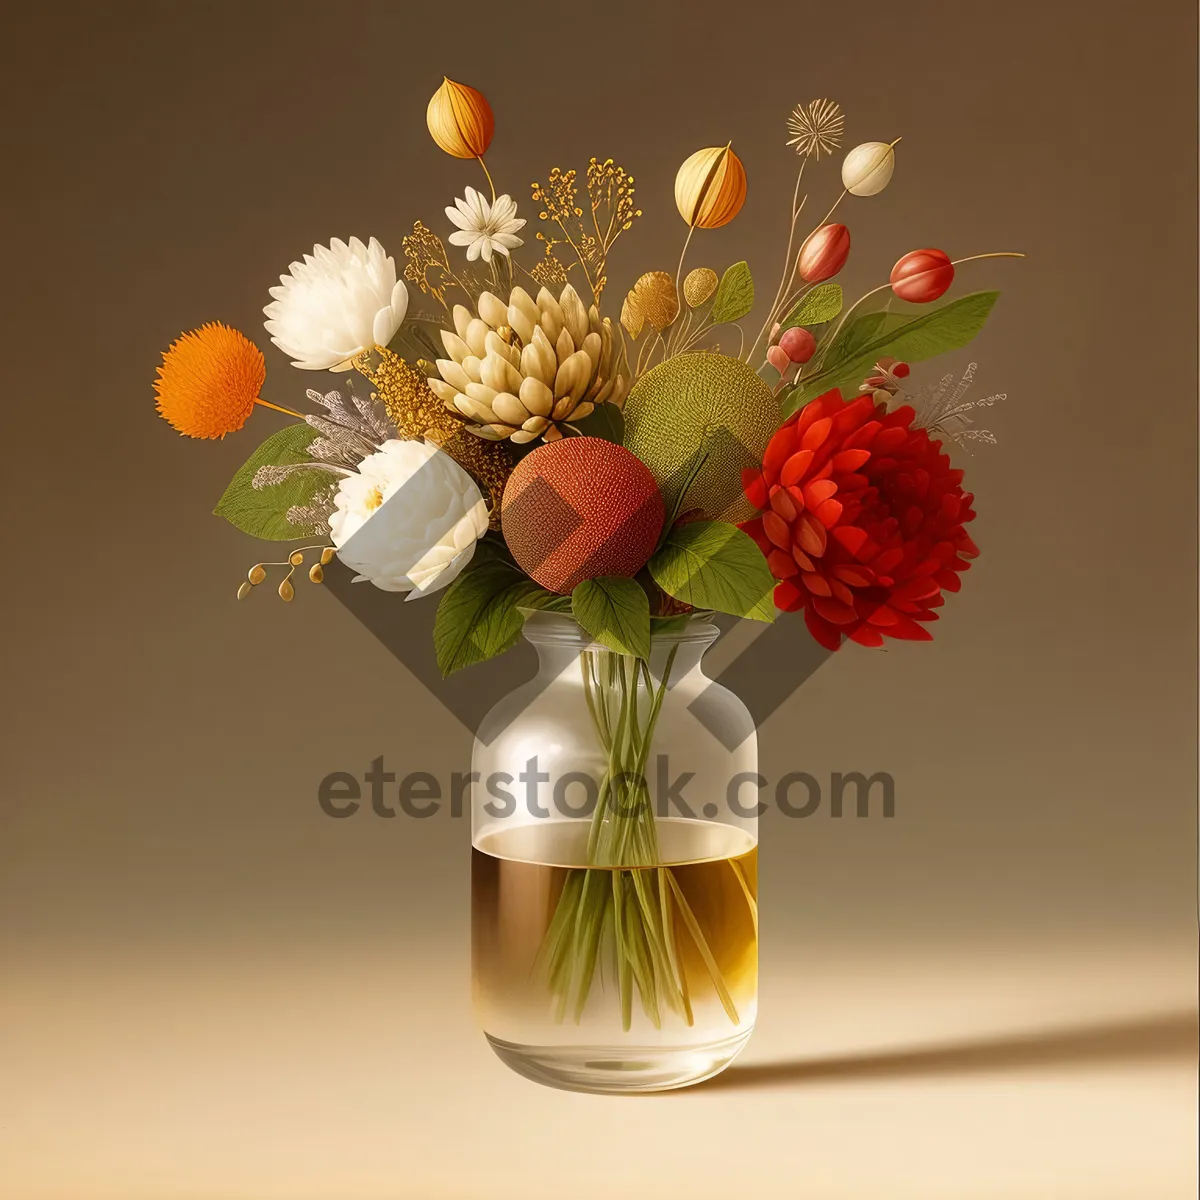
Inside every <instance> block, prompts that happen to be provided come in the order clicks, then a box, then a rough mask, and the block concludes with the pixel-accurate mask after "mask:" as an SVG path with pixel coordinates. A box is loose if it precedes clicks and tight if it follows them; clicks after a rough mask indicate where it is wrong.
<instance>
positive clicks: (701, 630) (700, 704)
mask: <svg viewBox="0 0 1200 1200" xmlns="http://www.w3.org/2000/svg"><path fill="white" fill-rule="evenodd" d="M656 624H660V623H658V622H656ZM717 635H718V630H717V628H716V626H714V625H712V624H710V623H708V622H707V621H706V620H704V619H691V620H686V621H684V620H678V621H677V622H676V623H674V624H673V625H672V626H671V627H670V628H669V629H667V628H664V629H662V630H661V631H659V632H656V633H655V634H654V635H653V637H652V639H651V653H650V657H649V659H648V660H641V659H637V658H633V657H630V656H627V655H621V654H617V653H614V652H613V651H611V650H608V649H606V648H605V647H603V646H601V645H598V644H597V643H595V642H593V641H592V640H591V639H590V638H589V637H588V636H587V635H586V634H585V633H584V632H583V631H582V630H581V629H580V627H579V626H578V625H577V624H576V623H575V622H574V621H573V620H572V619H571V618H570V617H567V616H564V615H561V614H556V613H548V612H538V613H534V614H531V615H530V616H529V617H528V619H527V620H526V623H525V637H526V638H527V639H528V640H529V641H530V642H532V643H533V645H534V646H535V647H536V649H537V652H538V660H539V669H538V673H537V675H536V677H535V678H534V679H533V680H531V681H530V682H529V683H527V684H525V685H523V686H522V687H520V688H518V689H516V690H515V691H514V692H512V693H511V694H510V695H509V696H508V697H506V698H505V699H504V700H503V701H501V702H500V703H499V704H497V705H496V706H495V707H494V708H493V709H492V710H491V712H490V713H489V714H488V716H487V717H486V718H485V719H484V721H483V723H482V725H481V726H480V729H479V733H478V735H477V737H476V741H475V747H474V755H473V759H472V770H473V771H475V772H477V773H478V774H477V777H476V782H475V784H474V787H473V788H472V792H473V797H474V799H473V812H472V957H473V986H474V999H475V1008H476V1013H477V1015H478V1019H479V1022H480V1024H481V1025H482V1028H483V1031H484V1033H485V1035H486V1036H487V1039H488V1042H489V1043H490V1044H491V1046H492V1048H493V1049H494V1050H495V1052H496V1053H497V1054H498V1055H499V1056H500V1058H501V1059H503V1060H504V1062H505V1063H507V1064H508V1066H510V1067H511V1068H512V1069H513V1070H514V1071H517V1072H518V1073H520V1074H522V1075H524V1076H527V1077H528V1078H530V1079H534V1080H537V1081H538V1082H540V1083H544V1084H549V1085H552V1086H556V1087H562V1088H568V1089H571V1090H575V1091H590V1092H640V1091H657V1090H662V1089H666V1088H675V1087H682V1086H684V1085H686V1084H689V1083H695V1082H698V1081H699V1080H701V1079H706V1078H708V1077H709V1076H711V1075H715V1074H716V1073H717V1072H719V1071H721V1070H722V1069H724V1068H725V1067H726V1066H727V1065H728V1064H729V1063H730V1062H731V1061H732V1060H733V1059H734V1057H735V1056H736V1055H737V1054H738V1052H739V1051H740V1050H741V1048H742V1047H743V1046H744V1045H745V1043H746V1041H747V1039H748V1038H749V1036H750V1033H751V1031H752V1029H753V1027H754V1019H755V1013H756V1007H757V998H758V908H757V888H758V871H757V844H758V818H757V805H756V804H755V803H753V801H751V802H749V803H745V804H744V803H742V801H741V797H740V790H741V784H742V783H744V782H747V781H749V780H752V779H754V777H755V773H756V772H757V755H758V747H757V739H756V737H755V731H754V725H753V721H752V719H751V717H750V714H749V712H748V710H747V709H746V707H745V706H744V705H743V704H742V703H741V701H740V700H739V699H738V698H737V697H736V696H735V695H733V693H732V692H730V691H729V690H728V689H726V688H723V687H721V686H719V685H718V684H715V683H714V682H713V681H712V680H711V679H709V678H708V677H707V676H706V675H705V674H704V672H703V671H702V669H701V658H702V656H703V654H704V652H705V651H706V650H707V649H708V648H709V646H711V645H712V643H713V642H714V641H715V640H716V637H717ZM746 792H747V793H748V794H751V795H752V794H753V793H752V792H751V789H746ZM754 799H755V800H756V799H757V797H756V796H755V797H754Z"/></svg>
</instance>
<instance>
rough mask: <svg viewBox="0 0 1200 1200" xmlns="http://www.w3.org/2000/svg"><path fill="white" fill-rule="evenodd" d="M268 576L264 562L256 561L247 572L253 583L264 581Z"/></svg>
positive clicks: (247, 576)
mask: <svg viewBox="0 0 1200 1200" xmlns="http://www.w3.org/2000/svg"><path fill="white" fill-rule="evenodd" d="M266 577H267V573H266V571H264V570H263V565H262V563H255V564H254V566H252V567H251V568H250V570H249V571H247V572H246V578H247V579H249V580H250V582H251V583H262V581H263V580H264V579H266Z"/></svg>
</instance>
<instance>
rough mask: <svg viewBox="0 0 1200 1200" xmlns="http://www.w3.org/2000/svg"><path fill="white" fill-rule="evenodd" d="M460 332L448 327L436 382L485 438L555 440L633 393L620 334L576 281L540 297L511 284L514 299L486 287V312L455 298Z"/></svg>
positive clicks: (441, 393) (437, 390) (452, 406)
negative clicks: (569, 424)
mask: <svg viewBox="0 0 1200 1200" xmlns="http://www.w3.org/2000/svg"><path fill="white" fill-rule="evenodd" d="M454 330H455V332H454V333H451V332H450V331H449V330H442V344H443V345H444V346H445V348H446V354H447V357H446V358H440V359H438V363H437V369H438V375H437V376H434V377H432V378H430V380H429V386H430V387H431V388H432V389H433V391H434V392H435V393H436V394H437V395H438V396H440V397H441V398H442V400H444V401H445V403H446V407H447V408H450V409H453V410H454V411H455V412H458V413H461V414H462V416H464V417H466V418H467V428H468V429H469V430H470V431H471V432H472V433H477V434H478V435H479V436H480V437H485V438H489V439H490V440H492V441H501V440H503V439H505V438H507V439H509V440H510V441H513V442H531V441H533V439H534V438H536V437H541V438H543V439H544V440H545V441H548V442H551V441H554V440H555V439H557V438H560V437H562V426H563V425H565V424H566V423H567V422H568V421H581V420H583V418H584V417H586V416H587V415H588V414H589V413H590V412H591V411H592V410H593V409H594V408H595V406H596V405H597V404H604V403H606V402H607V403H609V404H615V405H616V406H617V407H618V408H619V407H620V406H621V405H622V404H623V403H624V401H625V394H626V392H627V391H628V390H629V369H628V366H627V365H626V362H625V356H624V349H623V346H622V342H621V339H620V338H619V337H616V336H614V333H613V327H612V322H611V321H610V320H609V319H608V318H607V317H605V318H603V319H601V317H600V314H599V312H598V311H597V310H596V306H595V305H594V304H593V305H592V306H591V307H590V308H584V306H583V301H582V300H580V298H579V295H578V293H576V291H575V289H574V288H573V287H571V285H570V284H567V286H566V287H565V288H563V290H562V293H561V294H560V295H559V297H558V298H557V299H555V297H554V296H553V295H552V294H551V293H550V292H549V291H548V290H547V289H546V288H542V290H541V291H540V292H538V296H537V300H534V299H533V298H532V297H531V296H530V295H529V293H528V292H526V291H525V289H524V288H519V287H518V288H513V290H512V293H511V294H510V295H509V298H508V303H507V305H506V304H505V303H504V301H503V300H501V299H500V298H499V297H498V296H494V295H492V293H491V292H483V293H482V294H481V295H480V297H479V303H478V313H472V312H470V310H468V309H467V308H465V307H464V306H463V305H461V304H456V305H455V306H454Z"/></svg>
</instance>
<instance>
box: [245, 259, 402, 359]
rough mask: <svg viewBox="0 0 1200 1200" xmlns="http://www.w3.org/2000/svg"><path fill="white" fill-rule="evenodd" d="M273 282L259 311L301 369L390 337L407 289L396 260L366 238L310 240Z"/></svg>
mask: <svg viewBox="0 0 1200 1200" xmlns="http://www.w3.org/2000/svg"><path fill="white" fill-rule="evenodd" d="M289 270H290V272H291V273H290V274H288V275H280V277H279V284H280V286H279V287H273V288H271V295H272V296H273V297H274V300H272V302H271V303H270V304H268V305H267V307H266V308H264V309H263V312H264V313H266V315H267V320H266V321H265V322H264V324H265V326H266V330H267V332H268V333H269V334H270V335H271V341H273V342H274V343H275V345H277V346H278V347H279V348H280V350H282V351H283V352H284V354H287V355H288V356H289V357H291V358H292V359H293V362H292V366H294V367H301V368H302V369H304V370H306V371H327V370H334V369H338V368H341V367H343V366H345V365H346V364H347V363H348V362H349V360H350V359H352V358H353V357H354V356H355V355H356V354H358V353H360V352H361V351H363V350H370V349H371V348H372V347H373V346H386V345H387V344H388V342H390V341H391V340H392V338H393V337H395V336H396V331H397V330H398V329H399V328H400V325H401V323H402V322H403V320H404V314H405V313H406V312H407V311H408V289H407V288H406V287H405V286H404V281H403V280H399V279H397V278H396V263H395V260H394V259H392V258H389V257H388V254H387V251H385V250H384V248H383V247H382V246H381V245H380V244H379V243H378V242H377V241H376V240H375V239H374V238H372V239H371V241H370V243H369V244H368V245H366V246H364V245H363V244H362V242H360V241H359V240H358V238H355V237H352V238H351V239H350V244H349V245H347V244H346V243H345V242H343V241H340V240H339V239H338V238H334V239H333V241H332V242H331V243H330V244H329V246H328V247H325V246H314V247H313V252H312V253H311V254H306V255H305V256H304V261H303V262H302V263H301V262H294V263H292V265H291V267H290V268H289Z"/></svg>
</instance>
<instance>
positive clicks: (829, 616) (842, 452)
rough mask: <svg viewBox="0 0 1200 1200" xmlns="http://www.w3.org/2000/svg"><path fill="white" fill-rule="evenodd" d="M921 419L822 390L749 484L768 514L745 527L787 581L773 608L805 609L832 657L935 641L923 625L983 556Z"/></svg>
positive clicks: (957, 474)
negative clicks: (845, 649) (857, 647)
mask: <svg viewBox="0 0 1200 1200" xmlns="http://www.w3.org/2000/svg"><path fill="white" fill-rule="evenodd" d="M914 415H915V414H914V413H913V410H912V409H911V408H908V407H904V408H898V409H896V411H895V412H888V411H887V409H886V407H885V406H884V405H882V404H879V405H877V404H876V403H875V400H874V399H873V397H871V396H869V395H867V396H860V397H859V398H857V399H855V400H851V401H847V400H844V399H842V395H841V393H840V392H839V391H837V390H836V389H835V390H834V391H832V392H826V393H825V394H824V395H823V396H818V397H817V398H816V399H815V400H813V401H811V402H810V403H809V404H806V405H805V406H804V408H802V409H801V410H800V411H799V412H798V413H796V415H795V416H793V417H791V418H790V419H789V420H788V421H787V422H786V423H785V424H784V425H782V426H781V427H780V428H779V430H778V431H777V432H776V433H775V435H774V436H773V437H772V439H771V442H770V444H769V445H768V447H767V452H766V454H765V455H764V457H763V465H762V470H761V471H748V472H746V473H745V474H744V476H743V484H744V486H745V489H746V495H747V496H748V497H749V499H750V502H751V503H752V504H754V505H755V507H757V508H758V509H760V510H762V515H761V516H759V517H756V518H754V520H752V521H747V522H746V523H745V524H744V525H743V526H742V528H743V529H745V531H746V532H747V533H748V534H750V536H751V537H753V538H754V540H755V541H756V542H757V543H758V545H759V547H760V548H761V549H762V552H763V554H765V555H766V556H767V562H768V564H769V565H770V567H771V573H772V574H773V575H774V576H775V578H776V579H777V580H779V583H778V584H777V585H776V588H775V604H776V607H778V608H781V609H784V610H785V611H788V612H794V611H796V610H797V609H801V608H802V609H803V610H804V620H805V623H806V624H807V626H808V629H809V632H810V633H811V634H812V635H813V637H815V638H816V639H817V641H818V642H820V643H821V645H822V646H827V647H828V648H829V649H830V650H836V649H837V648H838V647H839V646H840V645H841V642H842V638H843V636H845V637H848V638H850V639H851V640H853V641H856V642H859V643H861V644H862V645H864V646H881V645H882V644H883V639H884V637H885V636H886V637H894V638H908V639H911V640H915V641H929V640H930V638H931V636H932V635H931V634H930V633H929V631H928V630H927V629H926V628H925V624H924V623H925V622H928V621H935V620H937V613H936V612H934V611H933V610H934V609H935V608H937V607H938V606H939V605H941V604H942V602H943V601H942V592H943V591H947V592H957V591H958V589H959V586H960V581H959V573H960V572H962V571H965V570H966V569H967V567H969V566H970V563H969V562H967V561H966V560H967V558H974V557H975V555H977V554H978V553H979V549H978V547H977V546H976V545H975V543H974V542H973V541H972V540H971V539H970V537H968V535H967V533H966V530H965V529H964V528H963V526H964V525H965V524H966V522H967V521H970V520H972V519H973V518H974V516H975V513H974V512H973V511H972V509H971V502H972V501H973V500H974V497H973V496H972V495H971V494H970V493H969V492H964V491H963V490H962V477H963V473H962V472H961V471H957V470H953V469H952V468H951V466H950V459H949V457H948V456H947V455H945V454H943V453H942V444H941V442H937V441H931V440H930V438H929V434H928V433H927V432H926V431H925V430H924V429H913V428H911V427H910V426H911V422H912V420H913V417H914Z"/></svg>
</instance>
